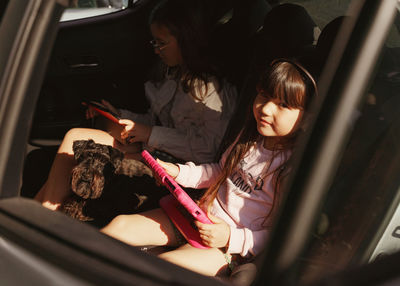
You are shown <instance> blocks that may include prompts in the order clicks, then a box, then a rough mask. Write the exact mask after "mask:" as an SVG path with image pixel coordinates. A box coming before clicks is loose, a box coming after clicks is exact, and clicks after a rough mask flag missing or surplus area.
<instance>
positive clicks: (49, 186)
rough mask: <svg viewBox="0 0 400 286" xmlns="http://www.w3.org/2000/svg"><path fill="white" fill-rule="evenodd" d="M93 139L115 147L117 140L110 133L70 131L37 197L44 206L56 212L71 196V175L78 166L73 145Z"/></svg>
mask: <svg viewBox="0 0 400 286" xmlns="http://www.w3.org/2000/svg"><path fill="white" fill-rule="evenodd" d="M87 139H93V140H94V141H95V142H96V143H101V144H106V145H111V146H115V144H116V143H115V140H114V138H113V137H111V136H110V135H109V134H108V133H106V132H104V131H101V130H97V129H87V128H74V129H71V130H69V131H68V132H67V133H66V134H65V136H64V139H63V141H62V143H61V145H60V147H59V149H58V151H57V155H56V157H55V159H54V162H53V165H52V167H51V169H50V172H49V176H48V178H47V181H46V183H45V184H44V185H43V186H42V188H41V189H40V190H39V192H38V194H37V195H36V196H35V200H37V201H39V202H41V203H42V205H43V206H45V207H47V208H49V209H52V210H56V209H57V208H58V207H59V206H60V205H61V203H62V202H63V201H64V199H65V198H66V197H67V196H68V195H69V194H70V175H71V171H72V169H73V168H74V166H75V165H76V161H75V159H74V155H73V154H74V153H73V150H72V145H73V142H74V141H75V140H87Z"/></svg>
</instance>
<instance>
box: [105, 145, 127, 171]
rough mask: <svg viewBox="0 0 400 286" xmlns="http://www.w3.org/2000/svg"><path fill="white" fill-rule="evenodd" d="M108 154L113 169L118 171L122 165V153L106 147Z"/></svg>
mask: <svg viewBox="0 0 400 286" xmlns="http://www.w3.org/2000/svg"><path fill="white" fill-rule="evenodd" d="M108 153H109V154H110V162H111V164H112V165H113V167H114V169H115V170H119V168H120V167H121V164H122V160H123V159H124V153H122V152H121V151H120V150H118V149H116V148H114V147H111V146H108Z"/></svg>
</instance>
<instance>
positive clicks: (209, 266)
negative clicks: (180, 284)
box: [159, 244, 228, 276]
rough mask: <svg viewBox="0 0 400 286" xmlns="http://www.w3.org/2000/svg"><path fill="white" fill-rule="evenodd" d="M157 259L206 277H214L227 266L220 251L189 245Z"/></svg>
mask: <svg viewBox="0 0 400 286" xmlns="http://www.w3.org/2000/svg"><path fill="white" fill-rule="evenodd" d="M159 257H160V258H162V259H165V260H167V261H169V262H172V263H174V264H177V265H179V266H181V267H184V268H187V269H190V270H192V271H195V272H198V273H200V274H203V275H207V276H215V275H217V274H218V272H220V271H225V270H226V268H227V265H228V263H227V262H226V259H225V256H224V254H223V252H222V251H221V250H220V249H218V248H208V249H200V248H195V247H193V246H191V245H190V244H185V245H183V246H181V247H179V248H177V249H175V250H173V251H169V252H165V253H162V254H160V255H159Z"/></svg>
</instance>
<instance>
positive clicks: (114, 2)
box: [60, 0, 138, 22]
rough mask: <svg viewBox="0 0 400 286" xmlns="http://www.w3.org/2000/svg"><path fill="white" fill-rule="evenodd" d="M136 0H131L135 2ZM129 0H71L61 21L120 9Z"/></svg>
mask: <svg viewBox="0 0 400 286" xmlns="http://www.w3.org/2000/svg"><path fill="white" fill-rule="evenodd" d="M137 1H138V0H133V2H137ZM128 2H129V0H73V1H72V4H71V5H70V7H69V8H67V9H65V11H64V13H63V15H62V17H61V20H60V21H61V22H64V21H71V20H77V19H83V18H88V17H94V16H99V15H104V14H108V13H113V12H116V11H120V10H122V9H125V8H126V7H128Z"/></svg>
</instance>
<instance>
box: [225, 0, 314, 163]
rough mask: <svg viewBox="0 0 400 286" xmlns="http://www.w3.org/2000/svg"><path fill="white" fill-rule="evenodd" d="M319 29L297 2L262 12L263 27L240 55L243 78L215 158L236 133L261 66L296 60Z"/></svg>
mask: <svg viewBox="0 0 400 286" xmlns="http://www.w3.org/2000/svg"><path fill="white" fill-rule="evenodd" d="M319 31H320V30H319V27H318V26H317V25H316V24H315V22H314V21H313V19H312V18H311V16H310V15H309V14H308V12H307V11H306V9H305V8H303V7H302V6H300V5H297V4H282V5H278V6H274V7H273V8H272V9H271V10H269V11H268V13H266V15H265V18H264V19H263V26H262V27H261V29H258V31H256V32H255V33H254V34H253V35H252V37H251V38H250V39H249V45H248V47H247V48H246V50H247V54H246V55H243V58H246V61H247V62H246V64H245V65H243V66H242V67H241V75H240V76H241V77H242V78H243V79H242V83H241V84H240V85H239V88H240V89H239V101H238V104H237V108H236V112H235V115H234V117H233V118H232V120H231V122H230V124H229V126H228V129H227V132H226V134H225V137H224V140H223V143H222V144H221V148H220V152H219V153H218V158H219V157H220V155H221V154H222V152H224V150H226V148H227V147H228V146H229V145H230V144H231V143H232V142H233V140H234V139H235V138H236V136H237V135H238V133H239V132H240V130H241V127H242V126H243V124H244V120H245V116H246V113H247V112H248V110H249V109H250V108H251V104H252V100H253V98H254V97H255V93H256V88H255V87H256V84H257V81H258V77H259V75H260V73H261V71H262V70H263V69H264V67H265V66H266V65H268V64H269V63H270V62H271V61H272V60H273V59H275V58H282V57H284V58H298V59H300V58H301V57H302V56H303V55H304V53H305V52H307V53H309V52H310V50H313V47H314V46H315V43H316V40H317V37H318V36H319ZM306 66H307V65H306ZM238 74H240V73H239V72H238Z"/></svg>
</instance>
